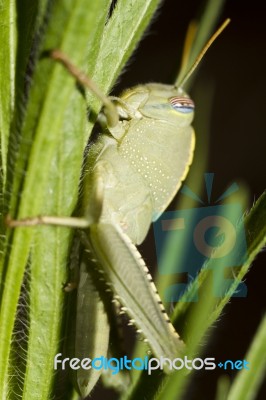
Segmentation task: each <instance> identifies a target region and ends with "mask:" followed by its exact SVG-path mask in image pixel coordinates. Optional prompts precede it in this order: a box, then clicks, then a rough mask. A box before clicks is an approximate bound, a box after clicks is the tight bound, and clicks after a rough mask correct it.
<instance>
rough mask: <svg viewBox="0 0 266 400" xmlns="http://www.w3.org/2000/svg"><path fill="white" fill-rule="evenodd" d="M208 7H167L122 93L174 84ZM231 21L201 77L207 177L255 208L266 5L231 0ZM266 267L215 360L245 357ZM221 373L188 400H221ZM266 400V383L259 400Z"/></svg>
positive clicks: (147, 254)
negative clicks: (242, 194)
mask: <svg viewBox="0 0 266 400" xmlns="http://www.w3.org/2000/svg"><path fill="white" fill-rule="evenodd" d="M200 3H201V2H200V1H181V0H165V1H164V2H163V4H162V6H161V8H160V10H159V11H158V13H157V15H156V18H155V19H154V21H153V23H152V25H151V26H150V28H149V29H148V32H147V33H146V35H145V37H144V39H143V40H142V42H141V43H140V45H139V47H138V49H137V50H136V51H135V53H134V56H133V57H132V58H131V60H130V62H129V63H128V65H127V67H126V69H125V71H124V73H123V75H122V76H121V78H120V81H119V84H118V85H117V86H116V88H115V93H119V91H120V90H121V89H123V88H125V87H130V86H133V85H135V84H138V83H147V82H161V83H172V82H173V79H174V77H175V75H176V71H178V63H179V61H180V57H181V49H182V46H183V41H184V37H185V33H186V29H187V26H188V24H189V22H190V21H191V19H193V18H194V17H195V16H196V15H197V12H198V9H199V4H200ZM227 17H230V18H231V20H232V22H231V24H230V25H229V27H228V28H227V29H226V31H225V32H224V33H223V34H222V36H221V37H220V38H219V39H218V40H217V42H216V43H215V44H214V45H213V46H212V48H211V49H210V50H209V52H208V54H207V55H206V56H205V59H204V61H203V62H202V64H201V67H200V70H199V72H198V73H197V78H196V79H197V80H203V79H205V80H206V79H207V80H211V81H213V82H214V89H215V91H214V98H213V103H212V116H211V127H210V132H211V149H210V156H209V163H208V170H207V171H206V172H210V171H211V172H214V173H215V185H214V194H215V195H216V197H218V196H219V195H220V194H221V193H223V191H224V190H225V189H226V187H228V186H229V184H230V183H231V182H244V183H245V184H246V185H247V186H248V188H249V190H250V201H249V207H250V206H251V205H252V203H253V202H254V201H255V200H256V199H257V198H258V197H259V196H260V194H261V193H262V192H263V191H264V190H265V153H266V129H265V123H266V121H265V115H266V110H265V99H264V97H265V89H266V78H265V73H266V45H265V42H266V24H265V21H266V3H265V2H263V1H259V0H255V1H252V2H250V1H249V2H248V1H237V0H228V1H227V2H226V4H225V7H224V11H223V14H222V15H221V18H220V22H222V21H223V20H224V19H225V18H227ZM191 97H192V98H193V90H192V91H191ZM203 108H204V104H196V114H198V115H200V113H201V112H202V111H203ZM199 179H201V177H199ZM147 243H148V244H146V245H144V246H142V248H141V252H142V254H143V255H144V258H145V260H146V262H147V264H148V265H149V266H152V265H153V266H156V259H155V257H154V254H155V250H154V244H153V234H152V233H151V234H150V235H149V239H148V241H147ZM152 246H153V247H152ZM265 267H266V256H265V253H261V254H260V255H259V256H258V257H257V259H256V260H255V262H254V263H253V265H252V268H251V271H250V272H249V273H248V275H247V278H246V281H245V282H246V285H247V287H248V296H247V298H239V299H236V298H234V299H232V300H231V303H230V304H229V305H228V306H227V307H226V309H225V310H224V313H223V316H222V318H221V319H220V321H219V322H218V323H216V327H215V329H214V330H213V332H212V340H211V341H210V344H209V346H208V348H207V354H208V355H209V356H211V357H215V358H216V359H223V360H226V359H227V358H228V359H233V360H234V359H242V358H244V355H245V353H246V350H247V348H248V346H249V343H250V341H251V339H252V336H253V335H254V333H255V331H256V329H257V327H258V324H259V322H260V320H261V318H262V316H263V314H264V313H265V308H266V295H265V293H266V290H265V278H266V272H265V270H266V268H265ZM265 356H266V355H265ZM254 373H256V371H254ZM218 374H221V371H218V370H215V371H214V372H213V371H207V372H206V371H205V372H203V373H197V374H195V376H194V378H195V379H194V380H193V382H194V384H193V387H190V388H189V391H188V392H187V393H186V395H185V399H186V400H194V399H195V400H196V399H197V400H198V399H203V398H204V400H209V399H210V400H211V399H212V400H213V399H214V396H215V390H216V383H217V376H218ZM230 375H231V376H233V374H230ZM99 398H101V392H100V393H99ZM265 398H266V384H264V386H263V387H262V388H261V390H260V393H259V396H258V397H257V399H258V400H260V399H265ZM243 400H244V399H243Z"/></svg>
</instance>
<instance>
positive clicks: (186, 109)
mask: <svg viewBox="0 0 266 400" xmlns="http://www.w3.org/2000/svg"><path fill="white" fill-rule="evenodd" d="M169 102H170V104H171V106H172V107H173V109H174V110H176V111H178V112H181V113H183V114H188V113H191V112H193V111H194V108H195V105H194V103H193V101H192V100H191V99H189V98H188V97H179V96H175V97H170V99H169Z"/></svg>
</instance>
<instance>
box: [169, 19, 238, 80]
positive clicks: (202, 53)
mask: <svg viewBox="0 0 266 400" xmlns="http://www.w3.org/2000/svg"><path fill="white" fill-rule="evenodd" d="M230 21H231V20H230V18H227V19H226V20H225V21H224V23H223V24H222V25H221V26H220V28H218V29H217V31H216V32H215V33H214V34H213V35H212V37H211V38H210V39H209V40H208V42H207V43H206V44H205V46H204V47H203V49H202V50H201V52H200V53H199V55H198V57H197V58H196V60H195V62H194V63H193V65H192V67H191V68H190V69H189V70H188V72H187V73H186V75H185V76H184V78H182V80H181V82H177V83H176V86H177V87H180V86H181V87H182V86H184V84H185V82H186V81H187V80H188V79H189V78H190V76H191V75H192V74H193V72H194V71H195V69H196V68H197V66H198V65H199V63H200V62H201V60H202V58H203V57H204V56H205V54H206V52H207V51H208V49H209V47H210V46H211V45H212V44H213V42H214V41H215V40H216V39H217V37H218V36H220V34H221V33H222V32H223V31H224V29H225V28H226V27H227V25H228V24H229V23H230Z"/></svg>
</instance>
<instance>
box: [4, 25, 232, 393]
mask: <svg viewBox="0 0 266 400" xmlns="http://www.w3.org/2000/svg"><path fill="white" fill-rule="evenodd" d="M228 22H229V21H228V20H227V21H226V22H225V23H224V24H223V25H222V26H221V28H220V29H218V31H217V32H216V33H215V34H214V35H213V36H212V38H211V39H210V40H209V42H208V43H207V45H206V46H205V47H204V49H203V51H202V52H201V53H200V55H199V56H198V58H197V60H196V62H195V63H194V65H193V67H192V68H191V70H190V71H189V72H188V73H187V75H186V76H185V78H184V79H183V80H182V81H181V82H180V83H179V84H176V85H175V86H173V85H164V84H157V83H151V84H147V85H139V86H136V87H134V88H132V89H129V90H127V91H125V92H124V93H123V94H122V95H121V97H119V98H117V97H111V98H108V97H106V96H105V95H103V94H102V93H101V91H100V90H99V89H98V88H97V86H96V85H95V84H94V83H93V82H92V81H91V80H90V79H89V78H88V77H86V76H85V75H84V74H83V73H81V72H80V71H79V70H78V69H77V68H76V67H75V66H74V65H73V64H72V63H71V62H70V61H69V59H68V58H67V57H66V56H65V55H64V54H63V53H61V52H60V51H59V50H55V51H53V52H52V53H51V56H52V58H53V59H55V60H57V61H59V62H61V63H62V64H63V65H64V66H65V67H66V68H67V69H68V71H69V72H70V73H71V74H72V75H73V76H74V77H75V78H76V79H77V80H78V81H79V83H81V84H83V85H85V86H86V87H88V88H89V89H90V90H91V91H92V92H93V93H94V94H95V95H96V96H98V97H99V98H100V99H101V100H102V102H103V104H104V112H103V114H102V118H101V120H102V124H103V125H104V128H103V129H104V132H103V134H102V135H100V136H99V138H98V140H97V141H96V143H94V144H93V145H92V146H91V147H90V149H89V151H88V155H87V159H86V167H85V175H84V178H83V184H84V186H83V197H82V207H81V213H82V215H84V216H85V218H65V217H62V218H60V217H48V216H43V217H36V218H30V219H25V220H19V221H16V220H12V219H9V220H8V224H9V226H10V227H17V226H21V225H28V226H30V225H36V224H54V225H63V226H72V227H76V228H80V229H82V231H81V232H80V238H81V242H82V245H83V255H82V258H83V260H84V257H86V251H87V252H89V253H90V255H89V259H90V261H89V268H88V265H86V263H84V262H82V263H81V269H80V279H79V284H78V295H77V321H76V339H75V346H74V347H75V350H74V351H75V356H76V357H78V358H84V357H90V358H91V359H92V358H94V357H97V356H98V357H99V356H106V355H107V351H108V347H109V332H110V328H109V319H108V314H107V307H106V305H105V301H106V300H104V296H103V294H102V293H101V292H100V290H99V289H98V287H97V280H98V279H99V275H100V276H101V278H100V279H99V281H102V282H106V290H107V292H111V293H112V294H113V301H114V302H118V303H119V304H120V306H121V310H122V311H123V312H125V313H126V314H127V315H128V316H129V318H130V323H131V324H134V325H135V326H136V327H137V332H139V333H141V334H142V335H143V336H144V337H145V341H146V342H148V344H149V346H150V348H151V350H152V353H153V354H154V355H155V356H156V357H158V358H160V357H166V358H170V359H173V358H175V357H177V356H180V355H182V354H183V353H184V351H185V347H184V344H183V342H182V340H181V339H180V337H179V335H178V334H177V332H176V331H175V329H174V327H173V326H172V324H171V322H170V320H169V317H168V316H167V314H166V311H165V309H164V307H163V304H162V301H161V300H160V297H159V295H158V292H157V290H156V287H155V285H154V283H153V282H152V278H151V275H150V274H149V271H148V268H147V267H146V265H145V263H144V261H143V259H142V257H141V255H140V254H139V252H138V250H137V248H136V247H135V245H138V244H140V243H142V242H143V240H144V239H145V237H146V235H147V232H148V230H149V227H150V225H151V223H152V222H153V221H155V220H156V219H157V218H158V217H159V216H160V215H161V213H162V212H163V211H164V210H165V209H166V207H167V206H168V205H169V203H170V202H171V200H172V199H173V197H174V196H175V194H176V193H177V191H178V189H179V188H180V186H181V183H182V181H183V180H184V179H185V177H186V175H187V172H188V169H189V166H190V164H191V162H192V157H193V149H194V144H195V139H194V131H193V128H192V127H191V123H192V120H193V115H194V104H193V101H192V100H191V99H190V98H189V96H188V95H187V94H186V93H185V91H184V90H183V89H182V86H183V84H184V82H185V81H186V80H187V79H188V78H189V77H190V75H191V73H192V72H193V71H194V69H195V68H196V67H197V65H198V63H199V61H200V60H201V58H202V57H203V55H204V54H205V52H206V51H207V49H208V47H209V46H210V44H211V43H212V42H213V41H214V40H215V38H216V37H217V36H218V35H219V34H220V33H221V31H222V30H223V29H224V28H225V26H226V25H227V24H228ZM84 249H85V252H84ZM93 259H95V260H93ZM94 261H96V263H97V264H95V265H96V266H94V265H93V263H94ZM95 270H96V271H97V274H98V275H97V277H96V278H95ZM93 271H94V272H93ZM92 318H93V319H92ZM92 321H93V322H92ZM165 371H166V372H168V371H167V367H165ZM100 374H101V373H100V371H98V370H94V369H89V370H84V369H79V370H77V373H76V384H77V388H78V390H79V392H80V393H81V395H82V396H84V397H85V396H87V395H88V394H89V393H90V391H91V390H92V388H93V387H94V385H95V383H96V382H97V380H98V378H99V376H100Z"/></svg>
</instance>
